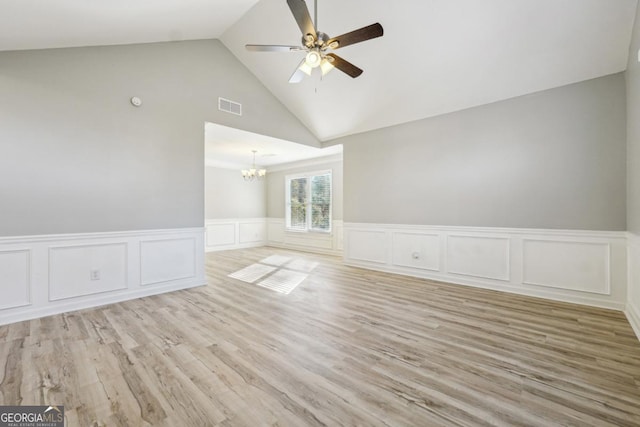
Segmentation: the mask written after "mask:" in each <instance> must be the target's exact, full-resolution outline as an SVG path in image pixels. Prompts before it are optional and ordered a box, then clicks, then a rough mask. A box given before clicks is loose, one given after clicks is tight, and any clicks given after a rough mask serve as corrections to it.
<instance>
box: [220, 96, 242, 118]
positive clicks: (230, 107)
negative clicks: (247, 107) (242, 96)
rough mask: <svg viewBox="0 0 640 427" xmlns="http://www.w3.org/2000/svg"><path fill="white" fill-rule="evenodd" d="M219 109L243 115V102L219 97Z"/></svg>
mask: <svg viewBox="0 0 640 427" xmlns="http://www.w3.org/2000/svg"><path fill="white" fill-rule="evenodd" d="M218 110H220V111H226V112H227V113H231V114H235V115H238V116H241V115H242V104H240V103H239V102H233V101H230V100H228V99H224V98H218Z"/></svg>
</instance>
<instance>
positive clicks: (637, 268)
mask: <svg viewBox="0 0 640 427" xmlns="http://www.w3.org/2000/svg"><path fill="white" fill-rule="evenodd" d="M628 241H629V245H628V257H627V260H628V261H627V262H628V270H629V291H628V296H627V306H626V308H625V314H626V315H627V319H629V323H630V324H631V327H633V330H634V331H635V333H636V336H637V337H638V339H640V236H639V235H637V234H633V233H628Z"/></svg>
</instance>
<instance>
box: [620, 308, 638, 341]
mask: <svg viewBox="0 0 640 427" xmlns="http://www.w3.org/2000/svg"><path fill="white" fill-rule="evenodd" d="M624 314H625V316H627V320H628V321H629V324H630V325H631V328H632V329H633V332H635V333H636V337H638V340H640V310H639V309H637V308H636V307H634V306H633V305H632V304H627V306H626V308H625V310H624Z"/></svg>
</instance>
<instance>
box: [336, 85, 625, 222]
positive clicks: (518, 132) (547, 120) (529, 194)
mask: <svg viewBox="0 0 640 427" xmlns="http://www.w3.org/2000/svg"><path fill="white" fill-rule="evenodd" d="M625 122H626V117H625V82H624V76H623V75H622V74H616V75H612V76H607V77H602V78H599V79H595V80H591V81H586V82H582V83H577V84H573V85H569V86H564V87H560V88H557V89H552V90H548V91H544V92H540V93H536V94H532V95H528V96H523V97H519V98H514V99H511V100H507V101H502V102H497V103H494V104H490V105H485V106H481V107H477V108H472V109H468V110H464V111H460V112H456V113H452V114H447V115H443V116H439V117H434V118H429V119H425V120H420V121H416V122H412V123H407V124H403V125H399V126H394V127H390V128H385V129H380V130H376V131H372V132H367V133H363V134H358V135H352V136H348V137H345V138H340V139H336V140H333V141H331V142H330V143H329V144H336V143H342V144H344V173H345V177H344V192H345V194H347V195H348V197H346V198H345V201H344V202H345V203H344V219H345V221H347V222H368V223H392V224H394V223H395V224H425V225H459V226H487V227H525V228H529V227H530V228H558V229H587V230H625V229H626V192H625V187H626V184H625V183H626V166H625V161H626V160H625V150H626V148H625V147H626V142H625V141H626V136H625V134H626V132H625Z"/></svg>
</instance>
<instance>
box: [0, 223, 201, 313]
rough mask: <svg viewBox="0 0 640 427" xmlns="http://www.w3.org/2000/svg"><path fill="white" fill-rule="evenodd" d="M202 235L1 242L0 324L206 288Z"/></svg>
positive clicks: (175, 232) (182, 232)
mask: <svg viewBox="0 0 640 427" xmlns="http://www.w3.org/2000/svg"><path fill="white" fill-rule="evenodd" d="M203 247H204V230H203V229H202V228H188V229H171V230H148V231H147V230H144V231H131V232H112V233H82V234H65V235H47V236H27V237H5V238H0V296H1V298H0V324H7V323H12V322H17V321H21V320H27V319H33V318H37V317H43V316H48V315H51V314H57V313H62V312H67V311H72V310H79V309H84V308H88V307H94V306H99V305H104V304H109V303H113V302H118V301H125V300H129V299H133V298H139V297H143V296H148V295H153V294H160V293H164V292H169V291H174V290H178V289H186V288H191V287H195V286H201V285H205V284H206V279H205V275H204V253H203V252H202V248H203Z"/></svg>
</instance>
